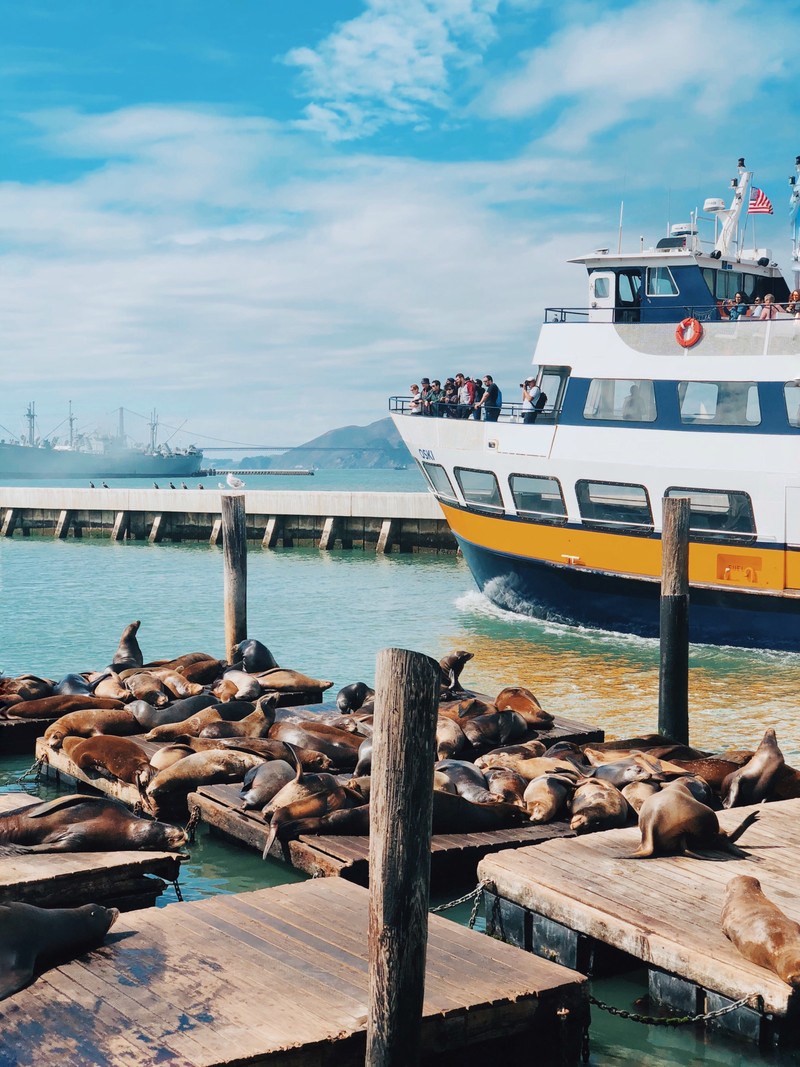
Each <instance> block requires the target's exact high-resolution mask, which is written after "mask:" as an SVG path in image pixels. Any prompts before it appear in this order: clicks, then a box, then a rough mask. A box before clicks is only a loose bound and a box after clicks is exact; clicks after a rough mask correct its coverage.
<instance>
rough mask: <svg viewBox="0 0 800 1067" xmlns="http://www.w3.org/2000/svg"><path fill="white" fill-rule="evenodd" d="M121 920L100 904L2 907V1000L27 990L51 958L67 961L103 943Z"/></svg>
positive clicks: (0, 917) (0, 968) (0, 943)
mask: <svg viewBox="0 0 800 1067" xmlns="http://www.w3.org/2000/svg"><path fill="white" fill-rule="evenodd" d="M118 918H119V911H118V910H117V909H116V908H104V907H101V905H99V904H84V905H83V906H82V907H80V908H37V907H36V906H35V905H33V904H23V903H20V902H13V903H9V904H0V1000H3V999H4V998H5V997H10V996H11V995H12V993H16V992H18V991H19V990H20V989H24V988H25V986H26V985H28V984H29V983H30V982H31V981H32V980H33V977H34V975H35V974H36V972H37V971H41V970H44V969H45V968H46V966H47V963H48V961H50V960H51V959H52V960H60V961H61V962H64V960H65V959H68V958H72V957H74V956H77V955H81V954H83V953H84V952H85V951H87V950H88V949H90V948H94V947H95V945H99V944H101V943H102V941H103V938H104V937H105V936H106V934H107V933H108V931H109V930H110V928H111V927H112V926H113V925H114V923H115V922H116V921H117V919H118Z"/></svg>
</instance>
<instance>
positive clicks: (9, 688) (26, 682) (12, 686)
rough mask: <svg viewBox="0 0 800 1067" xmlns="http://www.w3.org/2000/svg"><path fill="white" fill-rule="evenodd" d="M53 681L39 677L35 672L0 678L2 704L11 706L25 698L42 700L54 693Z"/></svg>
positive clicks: (0, 702)
mask: <svg viewBox="0 0 800 1067" xmlns="http://www.w3.org/2000/svg"><path fill="white" fill-rule="evenodd" d="M54 685H55V682H53V681H52V680H51V679H49V678H37V677H36V675H35V674H20V675H18V676H17V677H16V678H0V705H3V706H6V707H7V706H9V705H11V704H17V703H19V702H20V701H23V700H41V699H42V698H43V697H49V696H52V695H53V686H54Z"/></svg>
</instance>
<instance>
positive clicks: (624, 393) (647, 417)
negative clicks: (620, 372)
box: [583, 378, 656, 422]
mask: <svg viewBox="0 0 800 1067" xmlns="http://www.w3.org/2000/svg"><path fill="white" fill-rule="evenodd" d="M583 417H584V418H585V419H613V420H616V421H620V422H623V421H624V422H655V420H656V397H655V392H654V391H653V383H652V382H651V381H648V380H647V379H645V378H593V379H592V381H591V383H590V385H589V392H588V393H587V395H586V404H585V406H584V409H583Z"/></svg>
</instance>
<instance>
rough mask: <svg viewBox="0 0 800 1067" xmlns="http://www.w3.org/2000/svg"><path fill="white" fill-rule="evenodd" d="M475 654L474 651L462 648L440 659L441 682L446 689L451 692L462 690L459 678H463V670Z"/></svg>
mask: <svg viewBox="0 0 800 1067" xmlns="http://www.w3.org/2000/svg"><path fill="white" fill-rule="evenodd" d="M474 655H475V653H474V652H464V651H463V650H461V651H456V652H448V653H447V655H446V656H442V658H441V659H440V660H439V671H440V683H441V685H442V686H443V688H444V689H445V690H449V691H451V692H457V691H459V690H460V688H461V686H460V684H459V679H460V678H461V672H462V671H463V670H464V667H466V665H467V664H468V663H469V661H470V660H471V659H472V658H473V657H474Z"/></svg>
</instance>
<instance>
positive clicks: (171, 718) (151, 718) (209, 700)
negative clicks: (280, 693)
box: [128, 693, 255, 730]
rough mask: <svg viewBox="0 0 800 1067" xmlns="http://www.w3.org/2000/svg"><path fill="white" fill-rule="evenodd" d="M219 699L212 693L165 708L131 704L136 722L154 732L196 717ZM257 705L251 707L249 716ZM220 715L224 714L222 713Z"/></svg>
mask: <svg viewBox="0 0 800 1067" xmlns="http://www.w3.org/2000/svg"><path fill="white" fill-rule="evenodd" d="M217 703H218V701H217V698H216V697H215V696H213V695H212V694H211V693H198V694H197V696H196V697H185V698H184V699H183V700H175V701H173V702H172V703H171V704H169V705H167V706H166V707H163V708H154V707H153V705H152V704H148V703H147V701H146V700H134V701H133V703H132V704H129V705H128V707H129V708H130V710H131V712H132V713H133V714H134V715H135V716H136V721H137V722H138V723H139V725H140V727H141V728H142V729H143V730H153V729H155V727H156V726H165V725H166V724H167V723H170V722H182V721H183V720H184V719H188V718H190V717H191V716H192V715H196V714H197V712H198V711H202V710H203V708H211V707H214V705H215V704H217ZM254 706H255V705H252V704H251V705H250V706H249V709H248V711H247V712H244V713H243V714H245V715H247V714H249V712H250V711H252V710H253V707H254ZM220 714H222V713H221V712H220Z"/></svg>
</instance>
